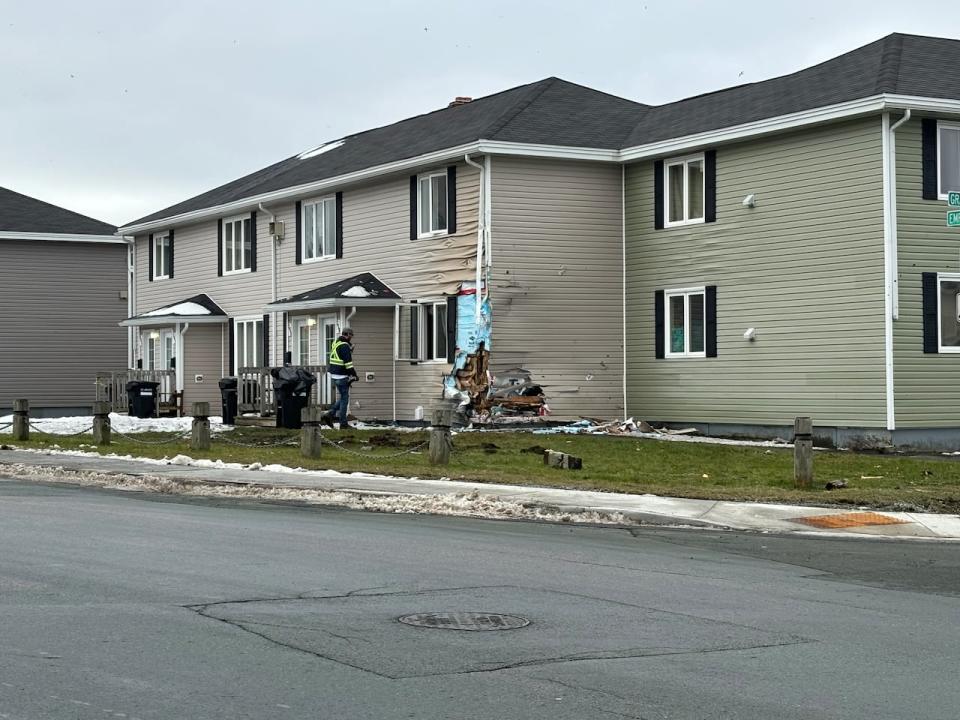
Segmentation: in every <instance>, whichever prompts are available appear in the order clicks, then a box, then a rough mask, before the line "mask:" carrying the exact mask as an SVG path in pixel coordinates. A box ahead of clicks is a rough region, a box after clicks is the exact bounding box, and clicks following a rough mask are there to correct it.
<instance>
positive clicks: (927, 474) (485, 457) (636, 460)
mask: <svg viewBox="0 0 960 720" xmlns="http://www.w3.org/2000/svg"><path fill="white" fill-rule="evenodd" d="M325 434H326V436H327V437H329V438H331V439H332V440H334V441H336V442H338V443H340V444H341V445H342V447H343V448H345V449H347V450H351V451H353V453H359V456H358V455H355V454H351V453H348V452H344V451H342V450H339V449H336V448H332V447H329V446H327V447H325V448H324V456H323V457H322V458H321V459H319V460H307V459H305V458H303V457H301V456H300V453H299V447H298V446H297V445H296V444H291V445H289V446H282V447H267V446H263V447H253V448H249V447H237V446H234V445H229V444H226V443H225V442H223V441H221V440H217V439H216V438H215V439H214V444H213V448H212V449H211V450H210V451H208V452H199V451H193V450H190V448H189V445H188V443H187V442H186V441H181V442H175V443H167V444H163V445H144V444H139V443H136V442H133V441H130V440H125V439H123V438H117V442H114V443H113V444H112V445H111V446H110V447H109V448H99V451H100V452H104V453H106V452H115V453H118V454H128V453H129V454H132V455H140V456H146V457H155V458H163V457H173V456H174V455H177V454H185V455H190V456H191V457H195V458H201V457H204V458H210V459H221V460H224V461H225V462H241V463H252V462H260V463H263V464H267V463H280V464H283V465H291V466H295V467H297V466H299V467H305V468H312V469H327V468H329V469H334V470H341V471H365V472H373V473H386V474H391V475H408V476H418V477H434V478H437V477H448V478H452V479H464V480H472V481H478V482H500V483H514V484H523V485H544V486H556V487H567V488H577V489H592V490H610V491H617V492H628V493H653V494H657V495H672V496H677V497H694V498H708V499H729V500H754V501H763V502H790V503H804V504H821V505H822V504H838V505H863V506H868V507H871V508H877V509H881V508H885V509H896V510H918V511H919V510H926V511H931V512H950V513H957V512H960V462H956V461H954V460H950V459H947V458H944V459H942V460H941V459H937V458H914V457H905V456H890V455H880V454H869V453H853V452H835V451H817V452H816V454H815V460H814V472H815V475H816V482H815V487H814V488H813V489H810V490H798V489H796V488H794V487H793V454H792V450H784V449H767V448H756V447H736V446H725V445H707V444H695V443H682V442H665V441H658V440H641V439H636V438H626V437H606V436H596V435H534V434H531V433H528V432H469V433H459V434H457V435H456V436H455V437H454V439H453V444H454V451H453V455H452V457H451V462H450V465H448V466H446V467H433V466H431V465H430V463H429V461H428V458H427V453H426V448H425V447H424V448H421V450H420V451H419V452H415V453H412V454H405V455H402V456H400V457H385V456H386V455H391V454H394V453H397V452H398V451H401V450H404V449H411V448H413V447H414V446H416V445H419V444H421V443H424V442H425V441H426V439H427V433H425V432H416V433H410V432H393V431H389V430H350V431H346V432H334V431H326V432H325ZM137 437H140V438H142V439H143V440H150V441H152V440H156V439H161V438H163V437H164V436H163V435H154V434H143V435H140V436H137ZM227 437H229V438H231V439H233V440H240V441H243V442H246V443H252V444H257V443H264V444H265V443H271V442H277V441H279V440H282V439H283V438H284V437H288V438H289V439H290V442H291V443H297V442H298V438H299V435H298V433H297V432H296V431H283V430H274V429H270V428H239V429H237V430H235V431H232V432H230V433H229V434H228V435H227ZM6 442H9V441H6ZM53 444H57V445H59V446H60V447H61V448H64V449H87V450H89V449H91V448H89V447H87V448H79V446H80V445H81V444H84V445H89V444H90V439H89V436H86V437H80V438H64V437H61V436H55V435H42V434H38V433H32V435H31V440H30V441H29V442H26V443H14V445H15V446H20V447H32V448H41V447H49V446H50V445H53ZM542 448H549V449H551V450H561V451H563V452H569V453H572V454H574V455H579V456H580V457H582V458H583V470H580V471H568V470H557V469H553V468H547V467H545V466H544V465H543V460H542V456H541V452H542ZM841 479H842V480H845V481H846V482H847V483H848V487H846V488H843V489H840V490H833V491H828V490H825V489H824V484H825V483H826V482H827V481H829V480H841Z"/></svg>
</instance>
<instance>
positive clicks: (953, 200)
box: [947, 192, 960, 207]
mask: <svg viewBox="0 0 960 720" xmlns="http://www.w3.org/2000/svg"><path fill="white" fill-rule="evenodd" d="M947 205H949V206H950V207H960V192H952V193H948V194H947Z"/></svg>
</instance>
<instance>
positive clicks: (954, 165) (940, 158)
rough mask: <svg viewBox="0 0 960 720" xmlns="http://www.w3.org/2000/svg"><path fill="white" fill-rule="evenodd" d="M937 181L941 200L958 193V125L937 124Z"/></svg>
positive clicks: (959, 169) (959, 153)
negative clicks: (952, 193) (950, 194)
mask: <svg viewBox="0 0 960 720" xmlns="http://www.w3.org/2000/svg"><path fill="white" fill-rule="evenodd" d="M937 180H938V194H939V196H940V199H941V200H946V199H947V196H948V194H949V193H951V192H958V191H960V123H950V122H939V123H937Z"/></svg>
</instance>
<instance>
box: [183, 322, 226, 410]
mask: <svg viewBox="0 0 960 720" xmlns="http://www.w3.org/2000/svg"><path fill="white" fill-rule="evenodd" d="M183 337H184V341H183V407H184V410H185V411H186V412H187V413H188V414H189V413H190V412H191V409H190V408H191V405H192V404H193V403H195V402H208V403H210V409H211V411H212V412H213V413H214V414H215V415H219V414H220V412H221V409H222V408H221V405H222V402H221V399H220V386H219V385H218V384H217V382H218V381H219V380H220V378H221V377H223V375H222V374H221V368H223V369H226V368H225V367H224V366H223V354H224V349H225V347H226V343H227V326H226V325H191V326H190V328H189V329H188V330H187V333H186V335H184V336H183ZM197 375H203V382H202V383H198V382H196V376H197Z"/></svg>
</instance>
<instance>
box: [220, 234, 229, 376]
mask: <svg viewBox="0 0 960 720" xmlns="http://www.w3.org/2000/svg"><path fill="white" fill-rule="evenodd" d="M217 275H223V218H220V219H219V220H217ZM231 327H233V326H232V325H231ZM231 342H233V341H232V340H231ZM230 373H231V374H233V370H231V371H230Z"/></svg>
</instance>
